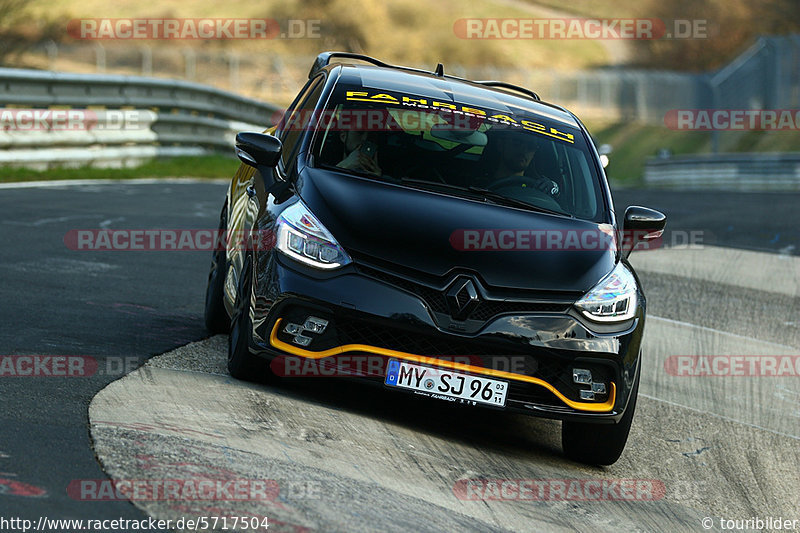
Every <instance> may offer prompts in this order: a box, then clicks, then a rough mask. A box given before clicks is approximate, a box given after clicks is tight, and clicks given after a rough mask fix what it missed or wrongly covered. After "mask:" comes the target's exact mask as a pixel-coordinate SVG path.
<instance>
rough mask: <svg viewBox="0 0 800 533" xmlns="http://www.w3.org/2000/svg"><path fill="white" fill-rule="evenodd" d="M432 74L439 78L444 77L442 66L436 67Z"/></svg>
mask: <svg viewBox="0 0 800 533" xmlns="http://www.w3.org/2000/svg"><path fill="white" fill-rule="evenodd" d="M434 74H436V75H437V76H438V77H440V78H441V77H443V76H444V65H442V64H441V63H439V64H438V65H436V72H434Z"/></svg>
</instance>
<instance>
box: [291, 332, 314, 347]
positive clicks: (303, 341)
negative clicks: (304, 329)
mask: <svg viewBox="0 0 800 533" xmlns="http://www.w3.org/2000/svg"><path fill="white" fill-rule="evenodd" d="M292 340H293V341H294V343H295V344H297V345H298V346H308V345H309V344H311V337H306V336H305V335H295V337H294V339H292Z"/></svg>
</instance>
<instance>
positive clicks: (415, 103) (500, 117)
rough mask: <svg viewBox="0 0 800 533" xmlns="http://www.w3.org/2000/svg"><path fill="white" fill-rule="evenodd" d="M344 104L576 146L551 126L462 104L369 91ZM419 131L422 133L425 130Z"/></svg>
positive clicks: (350, 93) (567, 135) (350, 94)
mask: <svg viewBox="0 0 800 533" xmlns="http://www.w3.org/2000/svg"><path fill="white" fill-rule="evenodd" d="M345 100H347V101H348V102H369V103H373V104H387V105H393V106H403V107H407V108H413V109H417V110H429V111H435V112H441V111H447V112H450V113H453V114H455V115H463V116H465V117H472V118H476V119H480V120H482V121H484V122H485V123H491V124H502V125H504V126H507V127H511V128H520V129H523V130H525V131H530V132H533V133H538V134H539V135H545V136H547V137H551V138H553V139H558V140H560V141H564V142H568V143H570V144H575V136H574V135H573V134H571V133H568V132H566V131H561V130H558V129H556V128H554V127H552V126H547V125H545V124H542V123H540V122H536V121H534V120H528V119H520V118H514V117H513V116H512V115H509V114H506V113H495V112H493V111H487V110H483V109H478V108H475V107H471V106H465V105H461V104H454V103H452V102H441V101H438V100H433V99H430V98H417V97H414V96H408V95H401V96H393V95H391V94H388V93H385V92H379V91H372V92H370V91H369V90H360V91H346V93H345ZM421 126H422V125H421ZM401 127H402V124H401ZM412 129H415V128H412ZM421 129H424V127H423V128H421Z"/></svg>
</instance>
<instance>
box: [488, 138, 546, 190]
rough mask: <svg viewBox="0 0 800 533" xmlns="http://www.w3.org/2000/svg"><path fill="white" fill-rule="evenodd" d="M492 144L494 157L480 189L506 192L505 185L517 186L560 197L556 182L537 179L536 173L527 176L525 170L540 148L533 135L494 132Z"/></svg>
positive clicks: (529, 172) (540, 177) (541, 178)
mask: <svg viewBox="0 0 800 533" xmlns="http://www.w3.org/2000/svg"><path fill="white" fill-rule="evenodd" d="M493 141H494V147H495V150H496V153H497V156H496V158H494V161H495V163H494V164H493V165H492V166H491V168H490V169H489V172H488V173H487V175H486V176H485V178H484V182H483V184H482V186H484V187H487V188H489V189H492V188H493V186H495V185H499V186H500V187H501V188H505V187H504V186H503V185H504V184H508V185H509V186H511V185H517V186H519V187H534V188H536V189H538V190H539V191H542V192H544V193H547V194H548V195H550V196H552V197H557V196H558V195H559V193H560V192H561V191H560V189H559V186H558V184H557V183H556V182H555V181H553V180H551V179H549V178H547V177H545V176H542V175H540V174H539V173H538V172H536V171H535V170H533V171H528V173H527V174H526V170H528V168H529V167H530V166H531V163H532V162H533V160H534V158H535V157H536V152H537V151H538V150H539V149H540V148H541V145H542V142H541V141H539V140H538V139H536V138H535V137H533V136H532V135H528V134H525V133H522V132H511V131H497V132H494V136H493ZM514 177H519V180H513V179H512V178H514ZM526 178H527V179H526ZM517 181H518V184H517Z"/></svg>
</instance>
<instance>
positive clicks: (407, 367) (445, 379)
mask: <svg viewBox="0 0 800 533" xmlns="http://www.w3.org/2000/svg"><path fill="white" fill-rule="evenodd" d="M384 383H386V385H387V386H389V387H398V388H401V389H410V390H413V391H417V392H420V393H425V395H426V396H430V397H432V398H437V399H441V400H448V401H461V403H469V404H471V405H475V404H476V403H482V404H488V405H494V406H498V407H505V405H506V394H507V393H508V382H506V381H500V380H497V379H490V378H484V377H477V376H470V375H468V374H462V373H460V372H453V371H452V370H447V369H442V368H432V367H428V366H421V365H415V364H412V363H406V362H405V361H398V360H396V359H392V360H390V361H389V366H388V368H387V370H386V381H385V382H384Z"/></svg>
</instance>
